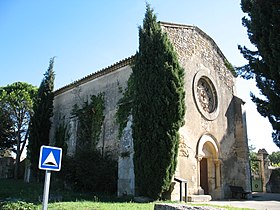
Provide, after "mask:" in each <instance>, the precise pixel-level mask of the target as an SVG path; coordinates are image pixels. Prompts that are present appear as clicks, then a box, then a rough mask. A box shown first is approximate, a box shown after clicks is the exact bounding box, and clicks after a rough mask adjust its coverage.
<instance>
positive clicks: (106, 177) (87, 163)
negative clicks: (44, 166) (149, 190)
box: [59, 149, 118, 193]
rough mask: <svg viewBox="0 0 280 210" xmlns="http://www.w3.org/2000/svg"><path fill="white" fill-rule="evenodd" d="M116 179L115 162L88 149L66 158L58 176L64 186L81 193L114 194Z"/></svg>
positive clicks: (107, 156)
mask: <svg viewBox="0 0 280 210" xmlns="http://www.w3.org/2000/svg"><path fill="white" fill-rule="evenodd" d="M117 177H118V175H117V162H116V161H114V160H112V159H111V158H110V156H109V155H105V156H104V157H103V156H102V155H101V154H100V153H99V152H98V151H97V150H90V149H84V150H82V151H81V152H78V153H77V154H76V156H75V158H69V157H68V158H66V159H65V162H64V166H63V168H62V170H61V172H60V174H59V178H61V179H63V180H64V181H65V184H66V186H68V187H70V188H72V189H75V190H78V191H82V192H102V193H104V192H105V193H115V192H116V190H117Z"/></svg>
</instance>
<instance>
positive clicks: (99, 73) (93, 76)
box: [54, 22, 228, 96]
mask: <svg viewBox="0 0 280 210" xmlns="http://www.w3.org/2000/svg"><path fill="white" fill-rule="evenodd" d="M159 24H160V25H161V26H162V27H166V28H183V29H188V30H194V31H196V32H197V33H198V34H200V35H201V36H202V37H203V38H205V39H207V40H208V41H209V42H210V43H211V45H212V46H213V48H214V49H216V50H217V53H218V54H219V55H220V56H221V57H222V59H223V60H224V61H225V62H228V61H227V59H226V57H225V56H224V54H223V53H222V51H221V50H220V48H219V47H218V45H217V44H216V43H215V41H214V40H213V39H212V38H211V37H210V36H209V35H207V34H206V33H205V32H203V31H202V30H201V29H200V28H198V27H197V26H191V25H184V24H177V23H170V22H159ZM134 58H135V55H132V56H130V57H128V58H125V59H123V60H121V61H119V62H117V63H115V64H113V65H111V66H108V67H105V68H103V69H101V70H98V71H96V72H94V73H92V74H90V75H88V76H85V77H83V78H81V79H79V80H76V81H74V82H72V83H70V84H68V85H66V86H64V87H62V88H59V89H58V90H56V91H55V92H54V95H55V96H57V95H59V94H61V93H64V92H66V91H68V90H70V89H72V88H74V87H76V86H79V85H82V84H84V83H87V82H88V81H91V80H93V79H96V78H98V77H101V76H103V75H106V74H108V73H110V72H113V71H116V70H118V69H120V68H122V67H124V66H127V65H131V64H132V63H133V60H134Z"/></svg>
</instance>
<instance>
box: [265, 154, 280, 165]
mask: <svg viewBox="0 0 280 210" xmlns="http://www.w3.org/2000/svg"><path fill="white" fill-rule="evenodd" d="M268 159H269V160H270V162H271V165H274V166H280V151H278V152H272V153H271V154H270V155H268Z"/></svg>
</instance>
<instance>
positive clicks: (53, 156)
mask: <svg viewBox="0 0 280 210" xmlns="http://www.w3.org/2000/svg"><path fill="white" fill-rule="evenodd" d="M61 156H62V149H61V148H58V147H51V146H44V145H43V146H41V149H40V158H39V169H42V170H49V171H60V168H61Z"/></svg>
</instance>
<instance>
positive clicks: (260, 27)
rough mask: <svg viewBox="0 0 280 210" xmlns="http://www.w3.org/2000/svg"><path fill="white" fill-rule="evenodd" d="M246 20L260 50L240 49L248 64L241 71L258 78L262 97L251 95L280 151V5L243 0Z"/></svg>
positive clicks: (270, 2)
mask: <svg viewBox="0 0 280 210" xmlns="http://www.w3.org/2000/svg"><path fill="white" fill-rule="evenodd" d="M241 7H242V10H243V12H244V13H247V15H248V16H247V17H244V18H243V19H242V23H243V25H244V26H245V27H247V32H248V37H249V39H250V41H251V43H252V44H253V45H254V46H255V47H256V48H257V50H254V51H252V50H249V49H248V48H246V47H241V46H239V49H240V51H241V53H242V54H243V56H244V58H245V59H247V60H248V64H247V65H245V66H243V67H241V68H238V73H239V75H241V76H242V77H244V78H246V79H251V78H255V80H256V84H257V87H258V88H259V90H260V93H261V95H262V96H261V97H257V96H255V95H254V94H253V93H251V98H252V101H253V102H254V103H255V104H256V105H257V110H258V112H259V113H260V114H261V115H262V116H264V117H267V118H268V120H269V122H270V123H271V125H272V128H273V134H272V137H273V141H274V143H275V144H276V145H277V146H278V147H279V148H280V109H279V105H280V59H279V58H280V12H279V11H280V3H279V1H276V0H242V1H241Z"/></svg>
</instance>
